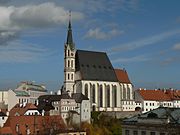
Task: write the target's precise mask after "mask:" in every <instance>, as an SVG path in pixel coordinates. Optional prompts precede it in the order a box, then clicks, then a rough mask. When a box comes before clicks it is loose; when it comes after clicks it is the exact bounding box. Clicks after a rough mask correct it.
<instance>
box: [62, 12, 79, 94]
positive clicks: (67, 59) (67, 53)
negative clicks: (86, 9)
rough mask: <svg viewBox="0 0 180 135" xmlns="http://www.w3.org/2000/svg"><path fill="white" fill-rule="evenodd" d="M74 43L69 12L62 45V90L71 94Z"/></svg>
mask: <svg viewBox="0 0 180 135" xmlns="http://www.w3.org/2000/svg"><path fill="white" fill-rule="evenodd" d="M75 52H76V50H75V45H74V43H73V36H72V28H71V13H70V15H69V25H68V32H67V41H66V43H65V45H64V90H65V91H68V92H69V94H70V95H71V94H72V93H73V91H74V79H75V78H74V76H75Z"/></svg>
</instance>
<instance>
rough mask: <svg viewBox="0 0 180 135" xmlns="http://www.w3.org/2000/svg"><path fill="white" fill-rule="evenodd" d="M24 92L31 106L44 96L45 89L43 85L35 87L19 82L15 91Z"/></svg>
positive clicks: (31, 83)
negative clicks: (28, 96) (27, 95)
mask: <svg viewBox="0 0 180 135" xmlns="http://www.w3.org/2000/svg"><path fill="white" fill-rule="evenodd" d="M16 90H17V91H26V92H27V93H28V94H29V95H30V98H29V102H30V103H33V104H38V97H39V96H41V95H46V94H48V93H47V89H46V87H45V86H44V85H37V84H34V83H33V82H28V81H25V82H21V83H20V84H19V85H18V86H17V88H16V89H15V91H16Z"/></svg>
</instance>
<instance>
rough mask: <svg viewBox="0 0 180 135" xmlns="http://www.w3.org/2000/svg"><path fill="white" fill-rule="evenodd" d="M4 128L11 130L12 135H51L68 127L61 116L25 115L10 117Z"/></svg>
mask: <svg viewBox="0 0 180 135" xmlns="http://www.w3.org/2000/svg"><path fill="white" fill-rule="evenodd" d="M4 128H10V129H11V131H12V135H20V134H21V135H30V134H33V135H34V134H39V135H50V134H53V133H55V132H56V131H59V130H64V129H65V128H66V126H65V124H64V122H63V120H62V118H61V116H41V115H28V116H27V115H23V116H9V118H8V119H7V121H6V123H5V124H4Z"/></svg>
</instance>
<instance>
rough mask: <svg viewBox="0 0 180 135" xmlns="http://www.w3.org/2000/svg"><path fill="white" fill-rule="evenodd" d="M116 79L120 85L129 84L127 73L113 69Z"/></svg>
mask: <svg viewBox="0 0 180 135" xmlns="http://www.w3.org/2000/svg"><path fill="white" fill-rule="evenodd" d="M115 73H116V77H117V79H118V81H119V82H120V83H131V81H130V80H129V77H128V73H127V72H126V71H125V70H122V69H115Z"/></svg>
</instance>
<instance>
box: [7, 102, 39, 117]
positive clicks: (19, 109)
mask: <svg viewBox="0 0 180 135" xmlns="http://www.w3.org/2000/svg"><path fill="white" fill-rule="evenodd" d="M28 110H37V107H36V106H35V105H34V104H32V103H27V104H26V105H25V106H24V107H20V104H16V105H15V106H14V107H13V108H12V109H11V110H10V112H9V115H10V116H15V114H16V113H18V114H19V115H24V114H25V113H26V112H27V111H28Z"/></svg>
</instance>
